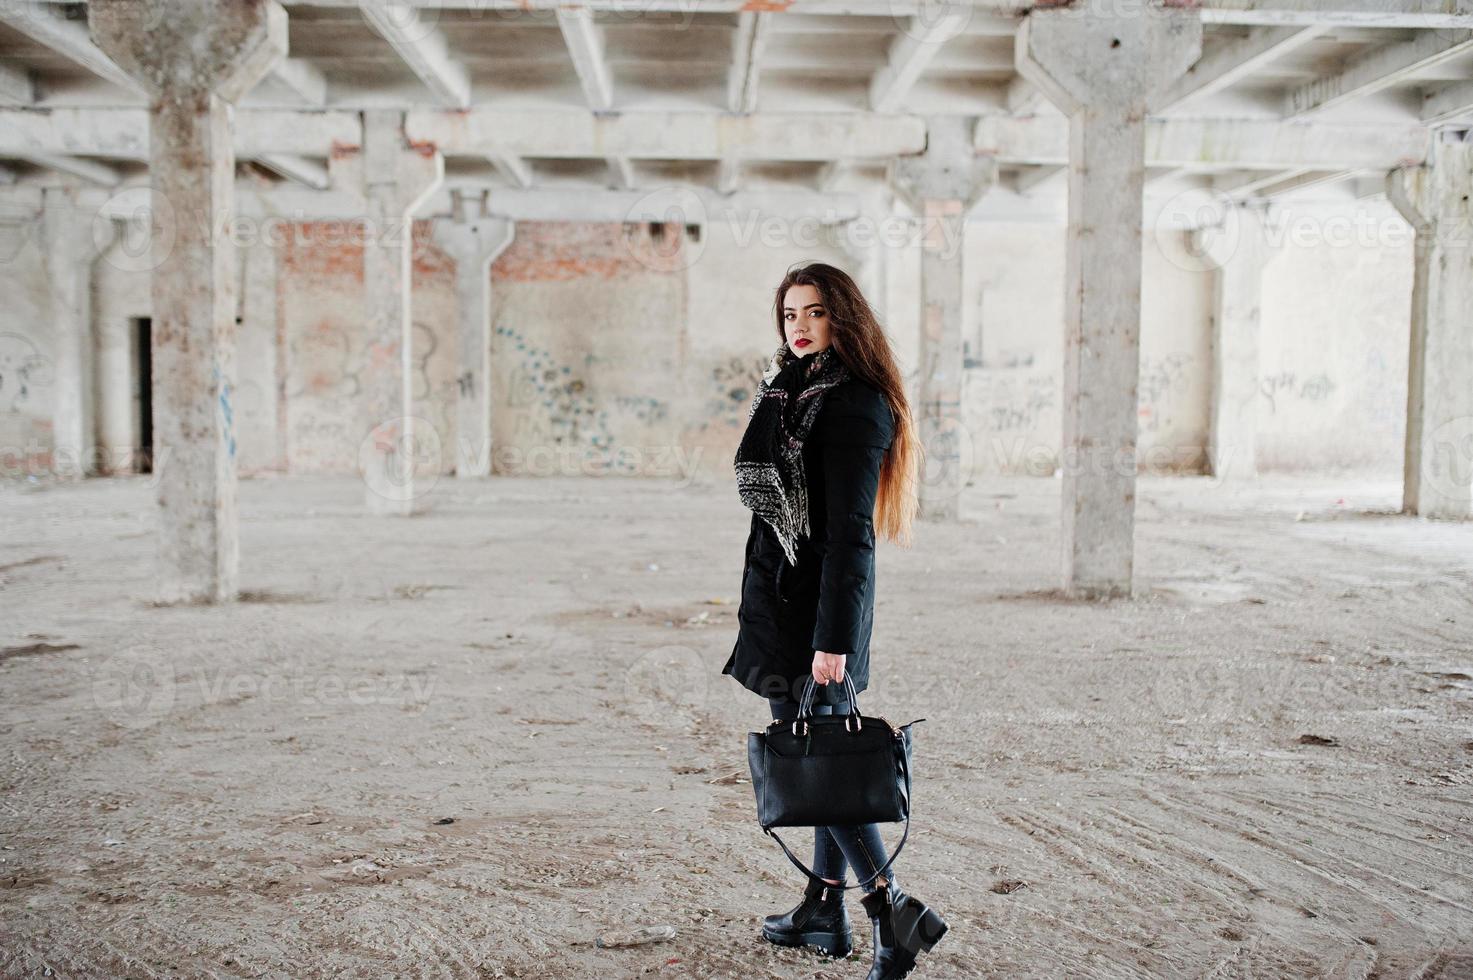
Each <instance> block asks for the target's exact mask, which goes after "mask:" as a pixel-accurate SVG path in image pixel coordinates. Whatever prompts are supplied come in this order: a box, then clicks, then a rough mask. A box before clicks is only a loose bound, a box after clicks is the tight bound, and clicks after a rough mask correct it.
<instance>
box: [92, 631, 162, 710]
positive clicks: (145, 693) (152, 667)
mask: <svg viewBox="0 0 1473 980" xmlns="http://www.w3.org/2000/svg"><path fill="white" fill-rule="evenodd" d="M177 683H178V678H177V676H176V674H175V670H174V661H173V659H172V658H171V657H170V656H169V655H168V654H166V653H165V652H164V651H163V650H160V649H159V648H158V647H155V646H152V645H150V644H146V643H140V644H135V645H133V646H130V647H127V648H125V649H123V650H120V651H118V652H117V653H116V654H114V655H112V656H110V657H105V658H103V659H102V661H101V663H99V664H98V665H97V666H96V668H95V669H94V672H93V675H92V703H93V705H95V706H96V708H97V710H98V711H100V712H102V714H103V715H104V716H106V717H107V719H108V720H109V721H111V722H113V723H114V724H117V725H121V726H123V727H124V728H147V727H148V726H149V725H152V724H154V723H155V722H157V721H159V720H160V719H161V718H163V717H164V716H166V715H167V714H168V713H169V711H170V710H172V708H173V707H174V699H175V694H176V691H175V688H176V686H177Z"/></svg>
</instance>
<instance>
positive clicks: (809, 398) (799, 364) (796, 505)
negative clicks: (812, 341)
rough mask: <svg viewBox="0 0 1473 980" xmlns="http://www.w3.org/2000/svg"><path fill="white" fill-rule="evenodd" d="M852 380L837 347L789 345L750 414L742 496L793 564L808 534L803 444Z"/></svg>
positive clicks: (740, 465) (742, 455)
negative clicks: (835, 391) (828, 402)
mask: <svg viewBox="0 0 1473 980" xmlns="http://www.w3.org/2000/svg"><path fill="white" fill-rule="evenodd" d="M849 376H850V374H849V369H848V368H847V367H846V366H845V365H844V362H843V361H841V360H839V355H838V354H836V353H834V349H833V348H832V347H825V348H824V349H823V350H821V351H819V352H818V353H817V354H810V355H809V356H807V357H799V356H798V355H797V354H794V353H793V352H792V351H791V350H790V349H789V348H788V345H787V344H783V345H782V346H781V347H779V348H778V349H777V351H776V352H774V353H773V355H772V358H771V360H769V361H768V364H767V368H766V369H765V370H764V371H763V372H762V380H761V381H760V382H758V385H757V394H756V395H755V396H754V397H753V398H752V407H751V409H750V410H749V411H748V412H747V431H746V432H744V433H743V434H742V441H741V444H740V445H739V446H737V452H736V460H735V464H736V476H737V494H738V495H739V496H740V497H741V498H742V503H744V504H746V505H747V506H748V507H749V508H751V510H752V512H753V513H755V514H756V515H757V516H759V517H761V518H762V519H763V520H765V521H766V522H767V523H768V524H770V525H772V529H773V531H775V532H776V533H777V539H778V541H779V542H780V543H781V544H782V548H783V554H784V555H786V556H787V558H788V564H790V565H796V564H797V563H798V557H797V541H798V537H799V536H800V535H807V534H808V483H807V479H806V477H805V475H804V473H803V443H804V442H805V441H806V440H807V439H808V433H809V431H810V430H811V429H812V428H813V422H814V420H815V419H816V418H818V410H819V408H820V407H821V406H822V405H823V398H824V394H825V393H826V392H827V391H828V390H829V389H830V388H832V387H833V386H834V385H836V384H838V383H839V382H841V381H844V380H845V379H847V378H848V377H849Z"/></svg>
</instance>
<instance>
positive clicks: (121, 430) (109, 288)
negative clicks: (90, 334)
mask: <svg viewBox="0 0 1473 980" xmlns="http://www.w3.org/2000/svg"><path fill="white" fill-rule="evenodd" d="M92 282H93V300H92V320H93V325H94V332H95V336H96V338H97V398H96V401H95V404H96V405H97V444H98V445H99V446H101V447H102V448H103V450H104V453H103V456H104V458H105V459H106V460H107V461H108V467H107V472H110V473H132V472H136V471H137V464H138V462H139V460H138V458H137V449H138V445H139V439H140V433H139V424H140V418H139V415H140V412H139V407H140V401H139V378H138V345H137V338H136V330H135V327H134V321H135V320H136V319H137V318H139V317H147V316H151V315H152V312H153V300H152V297H151V286H152V279H151V274H150V271H149V259H148V239H147V235H146V233H143V232H140V231H138V229H136V228H131V229H130V228H125V229H123V230H122V231H120V232H119V233H118V235H117V236H116V237H115V238H114V240H113V243H112V245H111V246H110V247H109V248H108V249H107V250H106V251H104V252H103V253H102V255H101V256H99V257H98V259H97V264H96V265H94V266H93V267H92Z"/></svg>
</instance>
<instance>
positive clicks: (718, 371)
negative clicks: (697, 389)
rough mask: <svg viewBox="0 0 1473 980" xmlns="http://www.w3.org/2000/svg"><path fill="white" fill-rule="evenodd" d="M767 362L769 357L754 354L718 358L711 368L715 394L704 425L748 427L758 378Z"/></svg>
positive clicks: (707, 426) (708, 406) (712, 395)
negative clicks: (719, 359) (748, 416)
mask: <svg viewBox="0 0 1473 980" xmlns="http://www.w3.org/2000/svg"><path fill="white" fill-rule="evenodd" d="M766 366H767V358H765V357H757V356H751V355H745V356H742V355H735V354H734V355H732V356H731V357H728V358H726V359H724V360H722V361H718V362H717V363H716V365H715V366H714V367H712V368H711V375H710V378H711V396H710V398H709V399H707V403H706V411H705V421H704V422H703V423H702V425H701V428H727V429H740V428H744V427H745V426H746V424H747V412H748V411H749V410H750V409H751V407H752V399H753V397H755V396H756V394H757V379H758V378H760V377H762V369H763V368H765V367H766Z"/></svg>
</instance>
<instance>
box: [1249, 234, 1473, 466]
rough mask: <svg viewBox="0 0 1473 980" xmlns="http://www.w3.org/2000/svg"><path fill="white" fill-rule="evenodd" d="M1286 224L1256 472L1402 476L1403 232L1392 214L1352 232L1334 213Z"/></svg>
mask: <svg viewBox="0 0 1473 980" xmlns="http://www.w3.org/2000/svg"><path fill="white" fill-rule="evenodd" d="M1286 218H1287V225H1286V227H1285V229H1284V231H1283V232H1282V234H1283V239H1284V246H1283V252H1282V253H1281V254H1280V255H1279V256H1278V257H1277V258H1276V259H1274V261H1273V262H1271V263H1269V266H1268V269H1267V270H1266V271H1265V273H1264V277H1263V314H1262V315H1263V335H1262V336H1263V343H1262V347H1261V349H1260V360H1259V393H1260V402H1259V410H1258V465H1259V468H1260V469H1263V470H1303V471H1309V470H1320V471H1323V470H1327V469H1345V470H1351V471H1365V472H1375V473H1386V474H1396V475H1399V474H1400V473H1401V464H1402V454H1403V451H1404V450H1403V444H1404V442H1405V439H1406V400H1407V358H1408V356H1409V355H1408V347H1409V343H1410V337H1411V325H1410V321H1411V304H1412V271H1413V270H1412V245H1413V236H1412V230H1411V226H1410V225H1407V224H1406V222H1405V221H1403V220H1402V218H1401V216H1400V215H1398V214H1396V213H1395V211H1394V210H1392V209H1391V208H1390V206H1389V205H1386V206H1381V207H1368V208H1366V209H1365V211H1364V214H1363V215H1358V216H1357V220H1356V221H1355V222H1350V221H1348V220H1347V217H1346V215H1345V214H1344V213H1343V212H1334V211H1309V210H1305V211H1301V212H1297V213H1291V214H1289V215H1287V216H1286ZM1362 218H1363V220H1362ZM1470 317H1473V311H1470Z"/></svg>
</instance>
